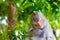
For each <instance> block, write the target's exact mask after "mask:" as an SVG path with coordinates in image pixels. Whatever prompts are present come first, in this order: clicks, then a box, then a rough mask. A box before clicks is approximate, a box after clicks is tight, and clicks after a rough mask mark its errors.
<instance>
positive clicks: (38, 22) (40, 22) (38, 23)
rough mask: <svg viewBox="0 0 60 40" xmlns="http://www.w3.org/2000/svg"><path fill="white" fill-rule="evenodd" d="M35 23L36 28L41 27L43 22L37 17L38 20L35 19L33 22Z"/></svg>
mask: <svg viewBox="0 0 60 40" xmlns="http://www.w3.org/2000/svg"><path fill="white" fill-rule="evenodd" d="M35 25H36V26H37V28H39V29H42V28H43V22H42V20H40V19H39V21H37V22H36V23H35Z"/></svg>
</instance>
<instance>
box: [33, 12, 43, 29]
mask: <svg viewBox="0 0 60 40" xmlns="http://www.w3.org/2000/svg"><path fill="white" fill-rule="evenodd" d="M32 20H33V26H34V27H35V28H38V29H42V28H43V21H42V18H41V17H40V15H39V13H38V12H36V11H35V12H34V16H33V17H32Z"/></svg>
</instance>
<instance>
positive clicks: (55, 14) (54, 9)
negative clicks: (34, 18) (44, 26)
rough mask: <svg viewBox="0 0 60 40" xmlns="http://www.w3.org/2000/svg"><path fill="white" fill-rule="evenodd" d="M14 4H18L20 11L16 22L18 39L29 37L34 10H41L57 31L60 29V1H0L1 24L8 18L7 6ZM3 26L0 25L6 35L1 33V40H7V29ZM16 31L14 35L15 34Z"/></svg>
mask: <svg viewBox="0 0 60 40" xmlns="http://www.w3.org/2000/svg"><path fill="white" fill-rule="evenodd" d="M12 2H13V3H15V4H16V8H17V11H18V18H17V22H16V30H17V33H18V35H17V36H16V38H21V39H22V40H24V39H23V38H25V37H27V32H28V27H29V24H30V15H31V14H32V12H33V11H34V10H37V11H39V10H40V11H41V12H42V13H43V14H44V15H45V16H46V18H47V20H48V21H49V23H50V24H51V25H53V26H54V27H55V28H56V29H59V28H60V0H0V23H1V21H2V20H3V19H4V18H5V16H6V17H8V12H7V6H8V4H9V3H12ZM1 25H2V26H1ZM3 25H4V24H0V30H1V29H2V27H3V29H2V30H4V33H0V39H1V40H5V39H6V38H7V36H6V34H7V30H6V28H7V27H6V25H5V26H3ZM16 30H15V31H16ZM15 31H14V32H12V33H14V34H15ZM0 32H1V31H0ZM12 35H13V34H12ZM3 38H4V39H3Z"/></svg>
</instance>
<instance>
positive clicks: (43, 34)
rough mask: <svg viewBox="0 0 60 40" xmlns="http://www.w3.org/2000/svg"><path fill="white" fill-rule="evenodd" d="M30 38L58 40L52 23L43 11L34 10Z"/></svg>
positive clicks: (34, 39)
mask: <svg viewBox="0 0 60 40" xmlns="http://www.w3.org/2000/svg"><path fill="white" fill-rule="evenodd" d="M28 37H29V38H28V40H56V39H55V36H54V34H53V31H52V29H51V28H50V24H49V22H48V20H47V19H46V17H45V16H44V15H43V14H42V12H41V11H33V14H32V15H31V23H30V27H29V32H28Z"/></svg>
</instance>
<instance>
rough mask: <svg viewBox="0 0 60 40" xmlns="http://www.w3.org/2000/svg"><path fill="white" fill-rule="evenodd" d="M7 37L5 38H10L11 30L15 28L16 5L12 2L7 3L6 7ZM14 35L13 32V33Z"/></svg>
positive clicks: (8, 39)
mask: <svg viewBox="0 0 60 40" xmlns="http://www.w3.org/2000/svg"><path fill="white" fill-rule="evenodd" d="M7 10H8V27H7V30H8V33H7V35H8V38H7V40H10V39H11V35H12V33H11V31H14V30H15V28H16V20H17V11H16V5H15V4H14V3H9V5H8V7H7ZM13 35H14V34H13Z"/></svg>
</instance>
